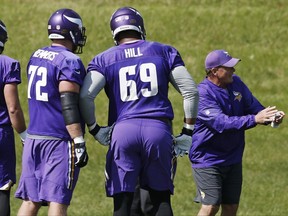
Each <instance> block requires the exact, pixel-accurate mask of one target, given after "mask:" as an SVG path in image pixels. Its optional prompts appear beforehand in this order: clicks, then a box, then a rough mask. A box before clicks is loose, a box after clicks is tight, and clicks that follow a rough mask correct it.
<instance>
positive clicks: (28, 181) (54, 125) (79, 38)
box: [15, 8, 88, 215]
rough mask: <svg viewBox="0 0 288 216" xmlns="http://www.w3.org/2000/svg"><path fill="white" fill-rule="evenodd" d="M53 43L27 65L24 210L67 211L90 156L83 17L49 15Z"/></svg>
mask: <svg viewBox="0 0 288 216" xmlns="http://www.w3.org/2000/svg"><path fill="white" fill-rule="evenodd" d="M48 37H49V39H51V41H52V44H51V45H50V46H47V47H43V48H40V49H38V50H36V51H35V52H34V53H32V55H31V57H30V60H29V62H28V65H27V76H28V105H29V116H30V122H29V126H28V130H27V138H26V141H25V145H24V151H23V156H22V157H23V158H22V173H21V178H20V182H19V186H18V189H17V191H16V194H15V196H16V197H17V198H20V199H23V202H22V205H21V207H20V209H19V211H18V215H36V214H37V212H38V210H39V208H40V207H41V206H42V205H48V206H49V208H48V215H66V214H67V208H68V206H69V204H70V201H71V198H72V193H73V190H74V188H75V185H76V182H77V180H78V175H79V171H80V168H81V167H84V166H85V165H86V164H87V162H88V154H87V151H86V147H85V140H84V138H83V135H84V128H85V124H84V122H83V121H82V119H81V115H80V112H79V110H78V106H79V89H80V87H81V86H82V83H83V80H84V77H85V75H86V70H85V67H84V65H83V63H82V61H81V59H80V58H79V57H78V56H77V55H76V54H80V53H82V48H83V47H84V45H85V42H86V35H85V28H84V27H83V23H82V19H81V17H80V16H79V14H77V13H76V12H75V11H73V10H71V9H67V8H64V9H59V10H57V11H56V12H54V13H53V14H52V15H51V17H50V19H49V21H48Z"/></svg>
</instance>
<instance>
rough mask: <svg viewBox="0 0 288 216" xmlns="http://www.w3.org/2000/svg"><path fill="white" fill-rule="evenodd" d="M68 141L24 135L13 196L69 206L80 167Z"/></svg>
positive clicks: (71, 144) (72, 147)
mask: <svg viewBox="0 0 288 216" xmlns="http://www.w3.org/2000/svg"><path fill="white" fill-rule="evenodd" d="M73 149H74V146H73V143H72V142H70V141H68V142H67V141H63V140H43V139H29V138H26V140H25V145H24V150H23V155H22V173H21V177H20V182H19V186H18V188H17V191H16V193H15V197H16V198H20V199H24V200H30V201H32V202H40V203H43V204H44V205H45V204H47V202H56V203H60V204H65V205H69V204H70V201H71V199H72V193H73V190H74V188H75V186H76V182H77V180H78V175H79V171H80V169H79V168H78V167H75V165H74V160H75V154H74V150H73Z"/></svg>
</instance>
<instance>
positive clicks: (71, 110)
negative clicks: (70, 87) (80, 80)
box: [60, 92, 81, 125]
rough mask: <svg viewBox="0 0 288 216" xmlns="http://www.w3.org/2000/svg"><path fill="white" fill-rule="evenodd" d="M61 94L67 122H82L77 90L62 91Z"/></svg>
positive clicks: (68, 123) (63, 111) (63, 112)
mask: <svg viewBox="0 0 288 216" xmlns="http://www.w3.org/2000/svg"><path fill="white" fill-rule="evenodd" d="M60 94H61V96H60V98H61V105H62V114H63V117H64V121H65V124H66V125H70V124H74V123H80V122H81V119H80V112H79V106H78V105H79V94H78V93H75V92H61V93H60Z"/></svg>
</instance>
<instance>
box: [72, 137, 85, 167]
mask: <svg viewBox="0 0 288 216" xmlns="http://www.w3.org/2000/svg"><path fill="white" fill-rule="evenodd" d="M73 140H74V143H75V156H76V161H75V166H77V167H84V166H86V165H87V163H88V159H89V157H88V153H87V151H86V145H85V141H84V139H83V137H82V136H81V137H76V138H74V139H73Z"/></svg>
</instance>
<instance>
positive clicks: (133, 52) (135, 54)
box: [124, 47, 143, 58]
mask: <svg viewBox="0 0 288 216" xmlns="http://www.w3.org/2000/svg"><path fill="white" fill-rule="evenodd" d="M124 52H125V58H132V57H139V56H142V55H143V54H142V53H141V51H140V47H137V50H136V49H135V48H129V49H124Z"/></svg>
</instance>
